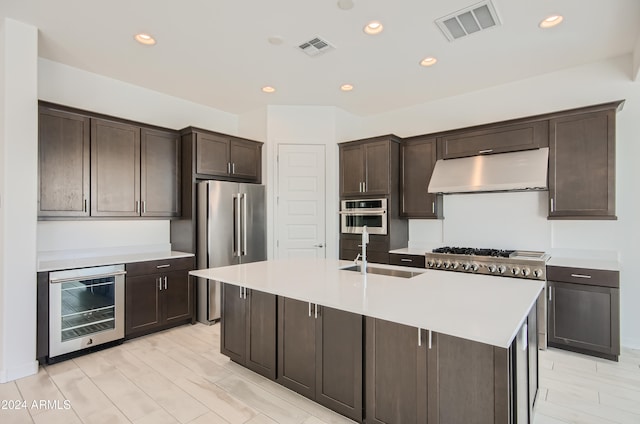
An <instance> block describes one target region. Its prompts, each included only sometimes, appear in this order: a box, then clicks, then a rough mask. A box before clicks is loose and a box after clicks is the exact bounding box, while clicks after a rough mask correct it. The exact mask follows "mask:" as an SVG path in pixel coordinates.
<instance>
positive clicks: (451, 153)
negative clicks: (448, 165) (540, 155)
mask: <svg viewBox="0 0 640 424" xmlns="http://www.w3.org/2000/svg"><path fill="white" fill-rule="evenodd" d="M547 128H548V123H547V121H538V122H526V123H521V124H510V125H503V124H497V125H495V126H491V127H490V128H484V129H476V130H462V131H459V132H456V133H454V134H451V135H447V136H444V137H442V148H443V152H442V156H443V158H444V159H452V158H461V157H465V156H475V155H481V154H488V153H489V154H490V153H505V152H514V151H517V150H527V149H537V148H539V147H545V146H547V145H548V142H549V139H548V132H547V131H548V130H547Z"/></svg>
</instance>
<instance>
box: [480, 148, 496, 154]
mask: <svg viewBox="0 0 640 424" xmlns="http://www.w3.org/2000/svg"><path fill="white" fill-rule="evenodd" d="M491 152H493V149H484V150H480V151H479V152H478V154H480V155H481V154H483V153H491Z"/></svg>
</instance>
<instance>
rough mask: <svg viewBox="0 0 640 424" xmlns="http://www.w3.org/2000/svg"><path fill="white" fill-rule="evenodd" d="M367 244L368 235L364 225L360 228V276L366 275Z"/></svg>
mask: <svg viewBox="0 0 640 424" xmlns="http://www.w3.org/2000/svg"><path fill="white" fill-rule="evenodd" d="M367 244H369V233H368V232H367V226H366V225H365V226H363V227H362V266H361V267H360V268H361V269H360V272H361V273H362V275H367Z"/></svg>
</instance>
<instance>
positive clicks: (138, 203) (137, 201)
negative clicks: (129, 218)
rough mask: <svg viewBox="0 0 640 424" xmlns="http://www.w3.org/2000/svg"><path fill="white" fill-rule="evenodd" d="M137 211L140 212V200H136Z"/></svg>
mask: <svg viewBox="0 0 640 424" xmlns="http://www.w3.org/2000/svg"><path fill="white" fill-rule="evenodd" d="M136 213H138V214H139V213H140V201H139V200H136Z"/></svg>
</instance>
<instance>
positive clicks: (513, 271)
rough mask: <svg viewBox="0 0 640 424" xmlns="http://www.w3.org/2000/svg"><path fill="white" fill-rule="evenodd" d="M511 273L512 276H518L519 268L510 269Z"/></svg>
mask: <svg viewBox="0 0 640 424" xmlns="http://www.w3.org/2000/svg"><path fill="white" fill-rule="evenodd" d="M511 273H512V274H513V275H518V274H520V268H518V267H517V266H514V267H513V268H511Z"/></svg>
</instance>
